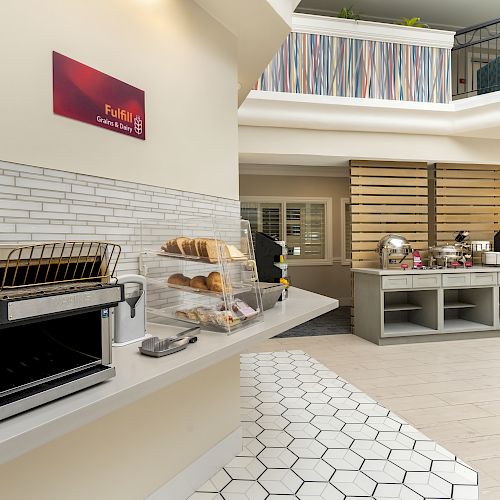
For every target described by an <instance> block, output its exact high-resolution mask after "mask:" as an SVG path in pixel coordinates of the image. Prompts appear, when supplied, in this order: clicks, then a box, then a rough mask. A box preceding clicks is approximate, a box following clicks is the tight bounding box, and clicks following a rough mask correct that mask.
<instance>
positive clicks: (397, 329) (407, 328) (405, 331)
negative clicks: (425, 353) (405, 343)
mask: <svg viewBox="0 0 500 500" xmlns="http://www.w3.org/2000/svg"><path fill="white" fill-rule="evenodd" d="M436 332H437V330H434V329H432V328H429V327H427V326H424V325H419V324H417V323H411V322H409V321H401V322H396V323H384V335H385V336H395V337H397V336H400V335H401V336H403V335H425V334H429V333H436Z"/></svg>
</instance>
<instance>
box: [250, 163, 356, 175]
mask: <svg viewBox="0 0 500 500" xmlns="http://www.w3.org/2000/svg"><path fill="white" fill-rule="evenodd" d="M240 175H279V176H294V177H349V167H309V166H304V165H260V164H249V163H241V164H240Z"/></svg>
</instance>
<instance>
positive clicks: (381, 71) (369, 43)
mask: <svg viewBox="0 0 500 500" xmlns="http://www.w3.org/2000/svg"><path fill="white" fill-rule="evenodd" d="M454 35H455V33H454V32H452V31H442V30H435V29H426V28H413V27H407V26H399V25H395V24H387V23H377V22H371V21H354V20H350V19H339V18H333V17H324V16H313V15H308V14H295V15H294V16H293V20H292V32H291V33H290V34H289V35H288V37H287V38H286V40H285V42H284V43H283V45H282V46H281V48H280V50H279V51H278V53H277V54H276V55H275V56H274V58H273V59H272V61H271V63H270V64H269V66H268V67H267V68H266V70H265V71H264V73H263V74H262V76H261V78H260V79H259V80H258V82H257V85H256V87H255V89H256V90H263V91H273V92H288V93H299V94H315V95H323V96H338V97H351V98H371V99H390V100H398V101H416V102H432V103H448V102H450V100H451V98H452V74H451V49H452V47H453V44H454Z"/></svg>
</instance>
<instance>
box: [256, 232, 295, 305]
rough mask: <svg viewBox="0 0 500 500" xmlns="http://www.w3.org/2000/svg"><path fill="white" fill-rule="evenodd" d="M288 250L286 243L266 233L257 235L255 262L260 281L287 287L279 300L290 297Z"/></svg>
mask: <svg viewBox="0 0 500 500" xmlns="http://www.w3.org/2000/svg"><path fill="white" fill-rule="evenodd" d="M287 255H288V249H287V246H286V243H285V242H284V241H279V240H277V239H275V238H273V237H272V236H269V235H268V234H265V233H259V232H258V233H256V235H255V260H256V261H257V271H258V273H259V280H260V281H261V282H267V283H281V284H283V285H285V289H284V290H283V292H282V294H281V297H280V299H279V300H284V299H286V298H287V297H288V286H289V283H290V280H289V278H288V263H287V260H286V257H287Z"/></svg>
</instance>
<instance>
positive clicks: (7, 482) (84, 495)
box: [0, 356, 240, 500]
mask: <svg viewBox="0 0 500 500" xmlns="http://www.w3.org/2000/svg"><path fill="white" fill-rule="evenodd" d="M155 361H157V360H154V359H151V362H152V363H154V362H155ZM239 426H240V412H239V356H234V357H233V358H230V359H228V360H226V361H224V362H221V363H219V364H217V365H215V366H213V367H211V368H207V369H206V370H203V371H201V372H199V373H197V374H195V375H192V376H191V377H188V378H186V379H184V380H183V381H181V382H179V383H177V384H175V385H173V386H171V387H167V388H166V389H163V390H161V391H158V392H156V393H154V394H152V395H150V396H147V397H145V398H144V399H141V400H140V401H138V402H136V403H133V404H131V405H129V406H126V407H125V408H123V409H121V410H119V411H116V412H113V413H111V414H109V415H107V416H105V417H103V418H101V419H99V420H97V421H95V422H93V423H91V424H89V425H87V426H85V427H83V428H81V429H79V430H77V431H74V432H70V433H68V434H66V435H65V436H62V437H60V438H58V439H55V440H54V441H51V442H49V443H48V444H46V445H44V446H41V447H40V448H37V449H35V450H34V451H31V452H28V453H26V454H24V455H22V456H21V457H19V458H17V459H15V460H12V461H11V462H8V463H6V464H5V465H1V466H0V497H1V498H2V499H5V500H7V499H8V500H28V499H35V498H36V499H37V500H68V499H71V500H89V499H110V500H111V499H117V500H118V499H119V500H139V499H143V498H146V497H147V496H148V495H150V494H151V493H153V492H154V491H156V490H157V489H158V488H159V487H160V486H162V485H163V484H164V483H166V482H167V481H169V480H170V479H172V478H173V477H174V476H175V475H176V474H178V473H179V472H181V471H182V470H183V469H184V468H186V467H187V466H188V465H190V464H191V463H192V462H193V461H194V460H196V459H197V458H199V456H200V455H202V454H203V453H205V452H206V451H207V450H208V449H210V448H211V447H213V446H214V445H216V444H217V443H218V442H219V441H221V440H222V439H224V438H225V437H226V436H228V435H229V434H230V433H231V432H234V431H235V430H236V429H238V427H239ZM194 482H196V481H194ZM172 500H173V499H172Z"/></svg>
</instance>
